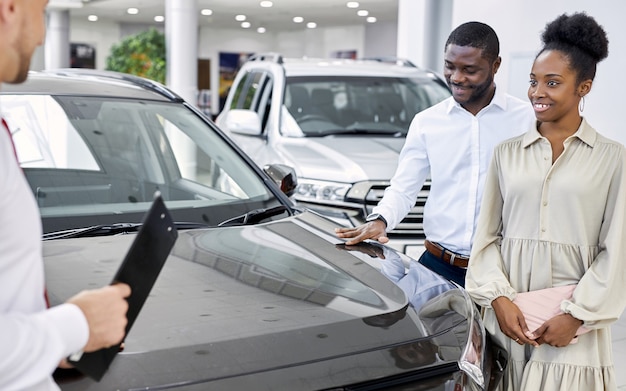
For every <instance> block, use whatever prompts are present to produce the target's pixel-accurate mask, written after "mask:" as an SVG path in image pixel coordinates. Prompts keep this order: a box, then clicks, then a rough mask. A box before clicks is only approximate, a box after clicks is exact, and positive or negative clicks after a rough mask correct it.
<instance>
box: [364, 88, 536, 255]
mask: <svg viewBox="0 0 626 391" xmlns="http://www.w3.org/2000/svg"><path fill="white" fill-rule="evenodd" d="M534 121H535V115H534V112H533V110H532V106H531V105H530V103H529V102H525V101H522V100H520V99H518V98H515V97H513V96H510V95H508V94H505V93H503V92H500V91H499V90H498V89H496V92H495V95H494V97H493V99H492V100H491V103H490V104H489V105H488V106H486V107H485V108H483V109H482V110H481V111H480V112H479V113H478V114H477V115H475V116H474V115H472V114H471V113H470V112H468V111H467V110H465V109H464V108H463V107H461V105H459V104H458V103H457V102H456V101H455V100H454V99H453V98H452V97H450V98H448V99H446V100H444V101H442V102H440V103H438V104H437V105H435V106H432V107H430V108H428V109H426V110H424V111H422V112H420V113H418V114H417V115H416V116H415V118H414V119H413V121H412V122H411V126H410V128H409V132H408V134H407V138H406V141H405V144H404V147H403V148H402V151H401V153H400V156H399V160H398V167H397V169H396V173H395V174H394V176H393V178H392V179H391V184H390V186H389V187H388V188H387V189H386V190H385V193H384V196H383V198H382V199H381V200H380V202H379V203H378V205H377V206H376V207H375V208H374V210H373V212H374V213H380V214H382V215H383V217H384V218H385V219H386V220H387V230H388V231H391V230H392V229H393V228H394V227H395V226H396V225H398V223H400V221H402V219H404V218H405V217H406V215H407V214H408V212H409V211H410V210H411V208H412V207H413V206H414V205H415V202H416V199H417V194H418V192H419V191H420V190H421V188H422V186H423V185H424V181H425V180H426V178H428V177H429V176H430V179H431V187H430V193H429V195H428V200H427V201H426V206H425V208H424V232H425V234H426V237H427V238H428V239H429V240H430V241H433V242H437V243H439V244H441V245H442V246H444V247H445V248H447V249H449V250H451V251H454V252H456V253H459V254H463V255H469V254H470V249H471V245H472V240H473V236H474V230H475V227H476V219H477V217H478V212H479V209H480V203H481V199H482V190H483V186H484V182H485V174H486V172H487V168H488V167H489V163H490V161H491V156H492V152H493V149H494V147H495V146H496V145H497V144H499V143H500V142H501V141H504V140H506V139H509V138H511V137H514V136H517V135H519V134H522V133H524V132H525V131H526V130H528V129H529V128H530V127H531V126H532V125H533V124H534Z"/></svg>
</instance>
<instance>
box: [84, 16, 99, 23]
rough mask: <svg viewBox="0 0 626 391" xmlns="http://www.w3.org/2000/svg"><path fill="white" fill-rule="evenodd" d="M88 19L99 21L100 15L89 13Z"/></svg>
mask: <svg viewBox="0 0 626 391" xmlns="http://www.w3.org/2000/svg"><path fill="white" fill-rule="evenodd" d="M87 20H88V21H90V22H97V21H98V15H89V16H88V17H87Z"/></svg>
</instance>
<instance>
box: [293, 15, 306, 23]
mask: <svg viewBox="0 0 626 391" xmlns="http://www.w3.org/2000/svg"><path fill="white" fill-rule="evenodd" d="M293 22H294V23H302V22H304V18H303V17H302V16H294V17H293Z"/></svg>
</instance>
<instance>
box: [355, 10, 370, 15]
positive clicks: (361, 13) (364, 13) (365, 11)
mask: <svg viewBox="0 0 626 391" xmlns="http://www.w3.org/2000/svg"><path fill="white" fill-rule="evenodd" d="M356 14H357V15H359V16H367V15H369V14H370V13H369V11H368V10H358V11H357V12H356Z"/></svg>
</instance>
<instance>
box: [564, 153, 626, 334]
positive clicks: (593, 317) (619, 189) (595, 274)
mask: <svg viewBox="0 0 626 391" xmlns="http://www.w3.org/2000/svg"><path fill="white" fill-rule="evenodd" d="M614 147H615V148H612V150H613V151H617V153H611V154H609V153H605V154H604V155H611V156H610V157H608V156H607V157H606V162H607V164H606V165H605V166H606V169H607V170H608V169H612V170H613V175H612V176H611V184H610V186H609V192H608V195H607V198H606V205H605V210H604V216H603V219H602V226H601V229H600V236H599V241H598V242H599V243H598V248H599V252H598V255H597V256H596V258H595V259H594V260H593V263H592V264H591V266H590V267H589V269H587V271H585V274H584V275H583V276H582V278H581V279H580V281H579V283H578V286H577V287H576V290H575V291H574V295H573V298H572V300H571V301H564V302H563V304H562V305H561V309H562V310H563V311H564V312H566V313H570V314H572V316H574V317H575V318H578V319H580V320H582V321H583V322H584V324H585V326H586V327H590V328H600V327H606V326H608V325H610V324H611V323H613V322H615V321H616V320H617V319H619V317H620V315H621V314H622V312H623V311H624V307H625V306H626V295H625V294H624V286H626V260H625V258H626V240H625V239H624V233H625V232H626V153H625V150H624V147H623V146H621V145H618V144H614ZM607 152H608V151H607ZM611 163H612V164H611Z"/></svg>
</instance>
